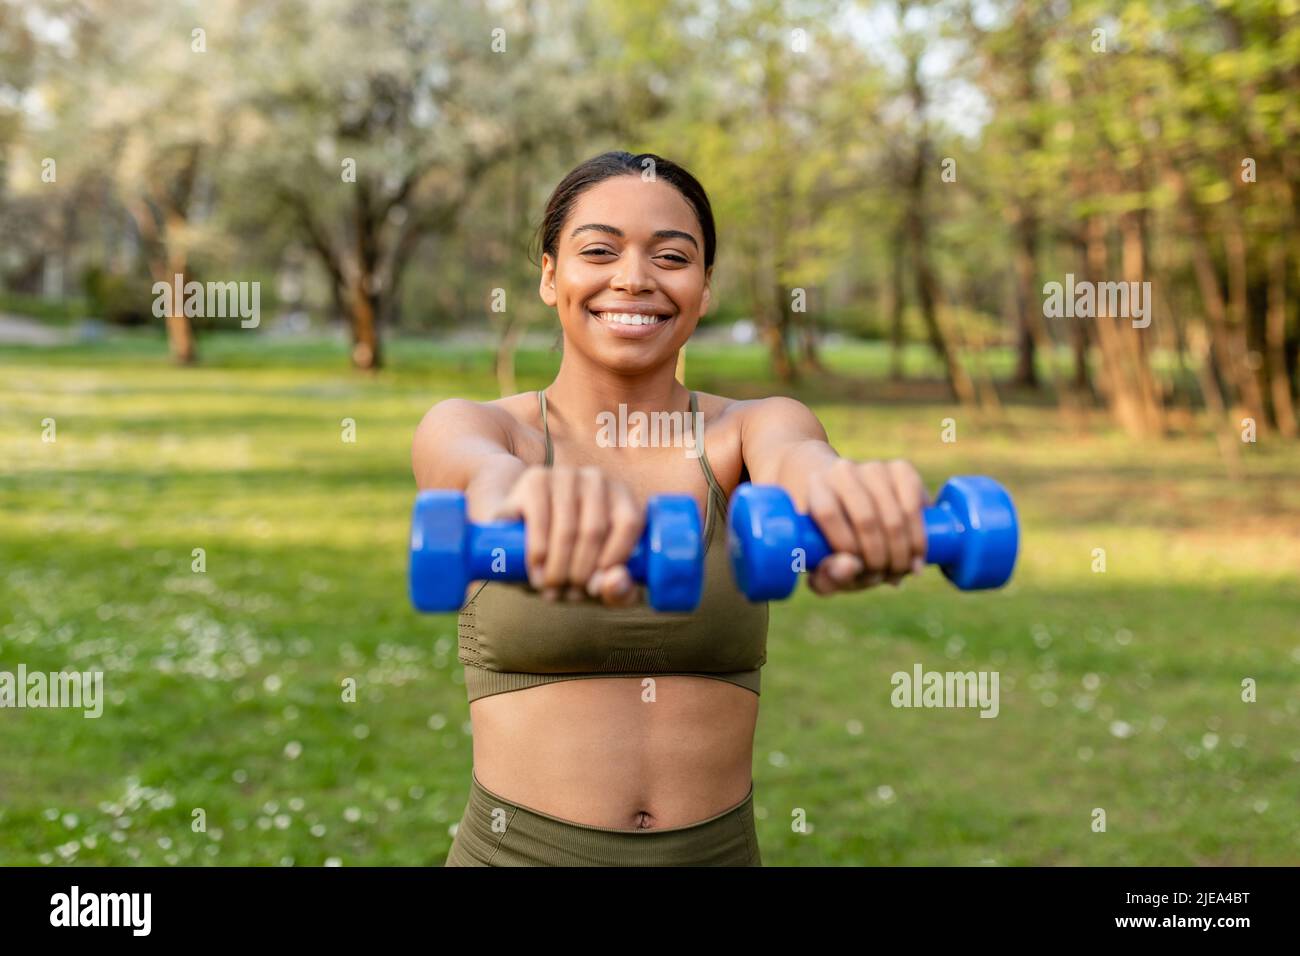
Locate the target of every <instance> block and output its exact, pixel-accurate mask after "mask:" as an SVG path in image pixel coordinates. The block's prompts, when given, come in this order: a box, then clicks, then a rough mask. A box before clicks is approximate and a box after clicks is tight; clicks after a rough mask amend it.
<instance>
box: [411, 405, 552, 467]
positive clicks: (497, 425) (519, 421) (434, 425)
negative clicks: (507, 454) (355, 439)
mask: <svg viewBox="0 0 1300 956" xmlns="http://www.w3.org/2000/svg"><path fill="white" fill-rule="evenodd" d="M449 434H458V435H464V436H478V437H482V438H488V439H493V440H496V441H499V442H500V443H501V444H502V445H503V446H504V447H505V448H507V449H509V450H510V451H511V452H512V453H514V454H519V452H520V450H521V449H528V448H529V447H530V446H531V445H534V444H536V445H537V446H538V447H539V448H540V447H542V445H543V438H542V433H541V421H540V415H539V409H538V399H537V393H536V392H520V393H519V394H517V395H507V396H505V397H504V398H495V399H491V400H486V401H478V400H476V399H470V398H459V397H457V398H444V399H442V400H441V401H438V402H435V403H434V404H433V406H432V407H431V408H430V409H429V410H428V411H427V412H425V414H424V418H423V419H421V421H420V424H419V427H418V428H417V429H416V434H415V441H416V444H417V445H420V444H421V440H422V438H424V437H426V436H433V435H438V436H441V437H443V438H445V437H447V436H448V435H449ZM520 457H524V458H525V460H527V452H525V454H524V455H521V456H520ZM539 460H540V459H539Z"/></svg>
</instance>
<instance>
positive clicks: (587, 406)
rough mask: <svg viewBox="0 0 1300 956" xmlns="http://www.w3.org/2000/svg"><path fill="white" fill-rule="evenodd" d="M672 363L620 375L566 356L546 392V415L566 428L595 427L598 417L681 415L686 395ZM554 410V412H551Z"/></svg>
mask: <svg viewBox="0 0 1300 956" xmlns="http://www.w3.org/2000/svg"><path fill="white" fill-rule="evenodd" d="M676 371H677V365H676V359H675V357H674V361H672V362H669V363H666V364H664V365H662V366H659V367H657V368H654V369H649V370H646V371H644V372H638V373H635V374H630V375H629V374H623V373H620V372H616V371H614V370H612V369H609V368H606V367H605V366H601V365H592V364H589V363H586V362H583V361H581V360H580V359H576V358H574V357H573V353H572V352H566V353H565V355H564V358H563V359H561V361H560V371H559V372H558V373H557V374H556V376H555V381H554V382H552V383H551V384H550V385H549V386H547V388H546V401H547V411H548V415H550V414H555V415H556V417H557V418H558V419H559V420H560V421H561V422H562V423H563V425H565V426H567V427H569V428H582V427H584V426H586V427H589V428H590V429H591V430H592V431H593V432H594V431H595V430H596V429H597V428H598V427H599V422H600V420H601V419H600V417H599V416H601V414H602V413H606V412H608V413H613V414H614V415H618V414H619V406H620V405H623V406H626V412H627V414H631V413H632V412H636V411H642V412H673V411H676V412H685V411H686V410H687V407H688V405H689V402H690V392H689V391H688V389H687V388H686V386H684V385H683V384H682V383H681V382H679V381H677V377H676ZM552 409H554V411H552Z"/></svg>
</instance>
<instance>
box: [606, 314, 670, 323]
mask: <svg viewBox="0 0 1300 956" xmlns="http://www.w3.org/2000/svg"><path fill="white" fill-rule="evenodd" d="M591 314H592V315H594V316H596V317H597V318H598V319H602V320H604V321H605V322H613V323H615V324H616V325H654V324H655V323H657V322H666V321H668V316H666V315H641V314H639V313H636V312H592V313H591Z"/></svg>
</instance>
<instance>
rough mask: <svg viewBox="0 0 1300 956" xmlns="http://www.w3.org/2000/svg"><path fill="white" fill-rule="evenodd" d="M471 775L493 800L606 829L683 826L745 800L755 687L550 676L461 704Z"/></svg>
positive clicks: (700, 680) (678, 679) (701, 680)
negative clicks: (470, 746)
mask: <svg viewBox="0 0 1300 956" xmlns="http://www.w3.org/2000/svg"><path fill="white" fill-rule="evenodd" d="M470 720H471V722H472V724H473V732H474V773H475V775H476V776H477V777H478V779H479V782H480V783H482V785H483V786H484V787H486V788H487V789H488V790H491V791H493V792H494V793H497V794H500V795H501V797H502V798H504V799H507V800H510V801H512V802H514V803H517V804H519V805H520V806H524V807H528V808H529V809H532V810H536V811H538V812H541V813H545V814H549V815H551V816H554V817H558V818H560V819H562V820H568V821H571V822H574V823H582V824H586V825H588V826H598V827H609V828H614V829H629V830H630V829H638V828H664V827H677V826H687V825H689V824H692V823H696V822H698V821H700V820H705V819H708V818H709V817H711V816H714V815H715V814H718V813H721V812H723V811H725V810H728V809H730V808H732V807H734V806H735V805H736V804H738V803H740V802H741V801H743V800H744V799H745V796H746V794H747V793H748V792H749V787H750V783H751V781H752V774H753V752H754V729H755V726H756V724H757V721H758V695H757V694H755V693H753V692H752V691H750V690H746V689H745V688H743V687H738V686H736V685H735V684H731V683H728V682H726V681H721V680H714V679H712V678H707V677H684V676H647V677H599V678H584V679H580V680H570V681H562V682H559V683H553V684H544V685H541V686H539V687H531V688H528V689H527V690H520V691H513V692H511V693H507V694H495V695H493V696H490V697H483V698H479V699H478V700H475V701H473V702H472V703H471V704H470Z"/></svg>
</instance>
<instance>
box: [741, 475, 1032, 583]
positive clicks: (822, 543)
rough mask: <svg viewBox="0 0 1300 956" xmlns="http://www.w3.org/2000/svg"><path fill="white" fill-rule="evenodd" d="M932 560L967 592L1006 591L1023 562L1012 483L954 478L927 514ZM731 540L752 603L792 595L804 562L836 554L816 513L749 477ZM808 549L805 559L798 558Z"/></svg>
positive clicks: (928, 555) (808, 563)
mask: <svg viewBox="0 0 1300 956" xmlns="http://www.w3.org/2000/svg"><path fill="white" fill-rule="evenodd" d="M923 516H924V519H925V538H926V552H925V560H926V562H927V563H928V564H937V565H939V567H940V568H942V569H943V573H944V576H945V577H947V578H948V580H949V581H951V582H952V583H953V584H955V585H957V587H958V588H960V589H961V590H963V591H978V590H983V589H986V588H999V587H1001V586H1002V585H1004V584H1006V583H1007V581H1008V580H1009V579H1010V577H1011V571H1012V569H1013V568H1014V567H1015V564H1016V550H1017V548H1018V546H1019V539H1020V531H1019V526H1018V524H1017V522H1016V509H1015V507H1014V506H1013V505H1012V504H1011V496H1010V495H1009V494H1007V491H1006V489H1005V488H1003V487H1002V486H1001V485H999V484H998V483H997V482H996V481H994V480H993V479H992V478H985V477H983V476H980V475H963V476H959V477H956V478H951V479H949V480H948V483H947V484H945V485H944V486H943V488H942V489H940V491H939V497H938V499H937V500H936V501H935V503H934V505H933V506H932V507H929V508H926V509H924V511H923ZM727 542H728V547H729V548H730V552H731V570H732V574H733V575H734V577H735V579H736V586H737V587H739V588H740V590H741V591H743V592H744V594H745V596H746V597H748V598H749V599H750V600H751V601H777V600H781V599H782V598H786V597H789V596H790V592H791V591H793V590H794V586H795V583H796V581H797V579H798V577H799V571H797V570H795V567H796V565H797V564H801V565H802V568H805V569H807V570H809V571H811V570H812V569H813V568H815V567H817V565H819V564H820V563H821V562H822V561H823V560H824V559H825V558H826V557H827V556H828V555H830V553H831V547H830V544H829V543H827V541H826V538H825V536H824V535H823V534H822V533H821V530H820V529H819V528H818V527H817V525H816V523H815V522H814V521H813V519H812V518H811V517H809V516H808V515H806V514H800V513H798V512H797V511H795V508H794V502H793V501H792V500H791V499H790V496H789V494H787V493H786V491H785V489H784V488H781V487H780V486H779V485H754V484H749V483H748V482H747V483H745V484H743V485H741V486H740V487H739V488H738V489H736V493H735V494H734V495H733V496H732V498H731V507H730V509H729V511H728V514H727ZM799 551H802V561H801V562H796V560H795V558H796V556H797V554H798V552H799Z"/></svg>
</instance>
